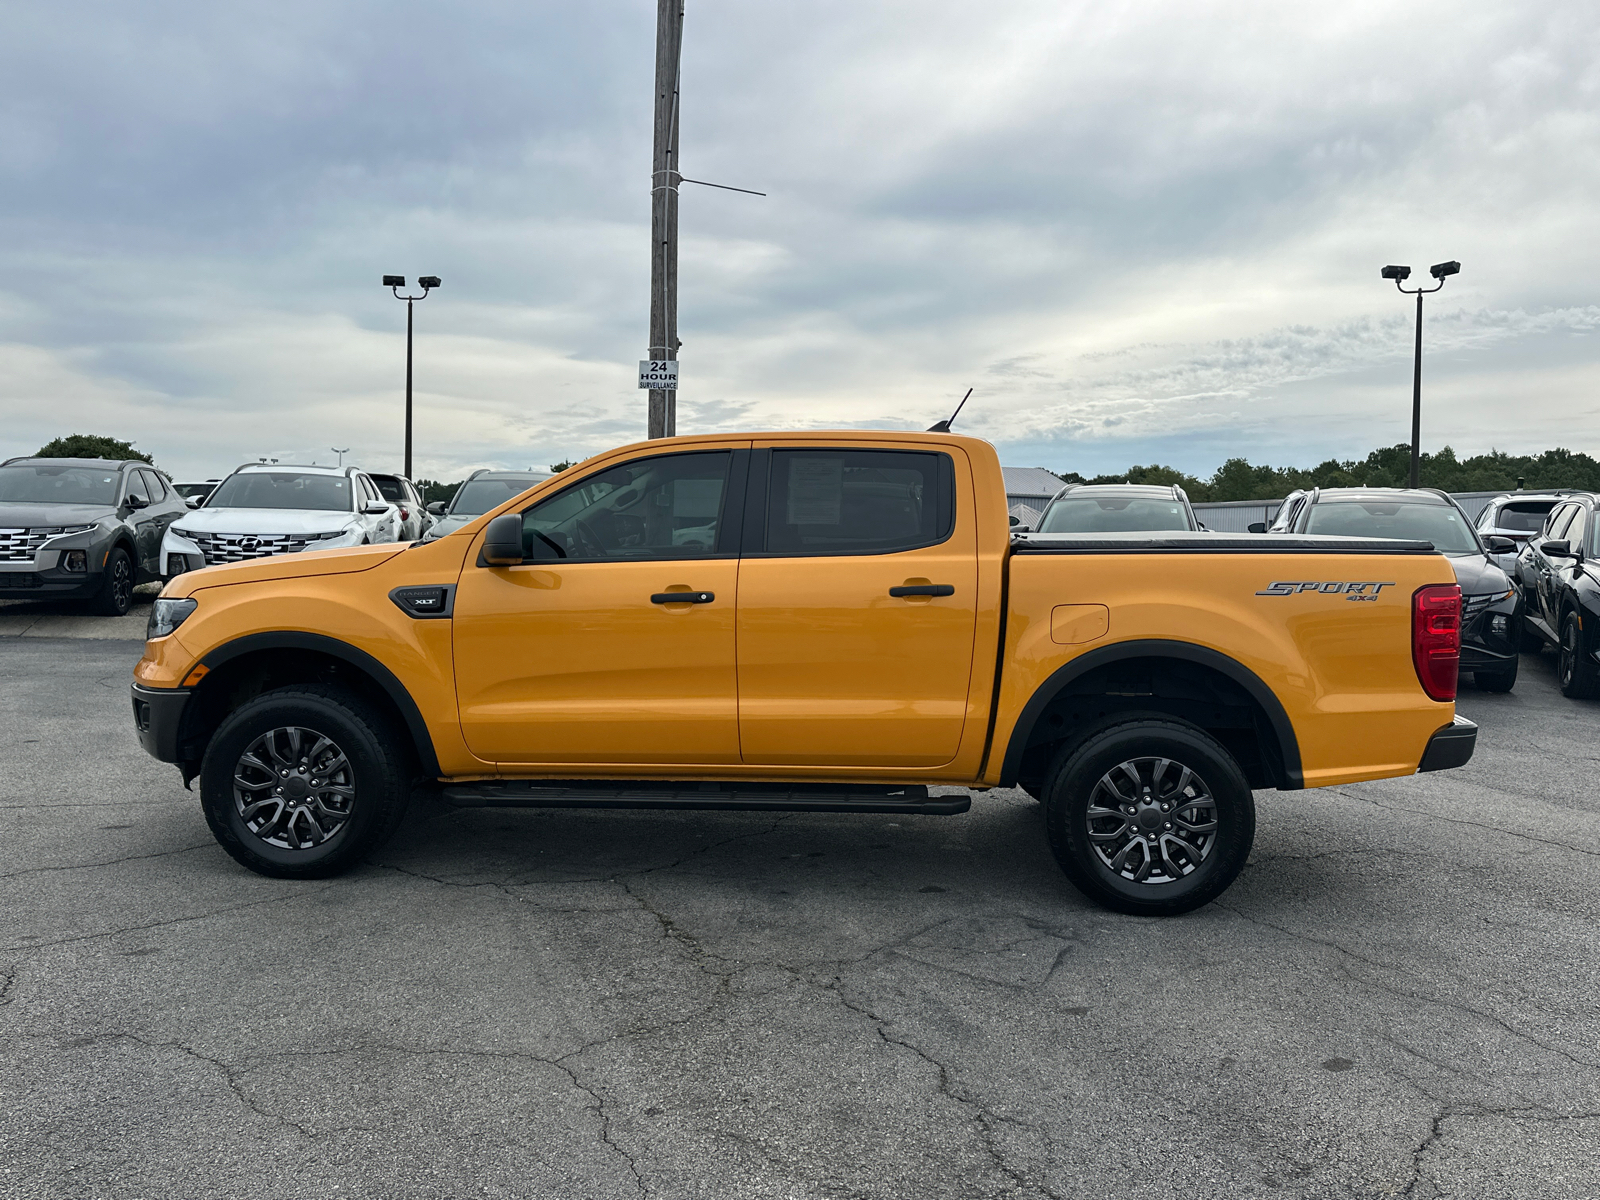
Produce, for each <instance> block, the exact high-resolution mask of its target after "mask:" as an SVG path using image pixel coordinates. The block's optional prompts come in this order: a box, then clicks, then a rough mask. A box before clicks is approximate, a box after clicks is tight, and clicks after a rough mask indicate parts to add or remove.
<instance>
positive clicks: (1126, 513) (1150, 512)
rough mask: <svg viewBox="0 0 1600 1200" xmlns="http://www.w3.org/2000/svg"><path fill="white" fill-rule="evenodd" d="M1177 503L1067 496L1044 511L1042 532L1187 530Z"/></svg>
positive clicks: (1186, 522)
mask: <svg viewBox="0 0 1600 1200" xmlns="http://www.w3.org/2000/svg"><path fill="white" fill-rule="evenodd" d="M1188 528H1189V514H1188V513H1187V512H1185V511H1184V507H1183V505H1182V504H1181V503H1180V502H1179V501H1177V500H1155V499H1151V498H1149V497H1134V496H1064V497H1062V498H1061V499H1060V500H1057V501H1055V502H1054V503H1053V504H1051V505H1050V507H1049V508H1048V509H1047V510H1046V511H1045V514H1044V518H1043V519H1042V520H1041V521H1040V522H1039V528H1038V531H1037V532H1039V533H1148V532H1152V531H1154V530H1165V529H1188Z"/></svg>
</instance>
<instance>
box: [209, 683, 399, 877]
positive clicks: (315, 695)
mask: <svg viewBox="0 0 1600 1200" xmlns="http://www.w3.org/2000/svg"><path fill="white" fill-rule="evenodd" d="M397 744H398V738H397V737H396V736H395V734H394V732H393V731H392V730H391V729H390V728H389V723H388V722H387V721H385V720H384V718H383V716H382V714H380V713H378V712H377V711H376V710H374V709H373V708H372V707H371V706H370V705H368V704H366V703H364V702H362V701H361V700H360V699H358V698H357V697H355V696H352V695H349V694H347V693H345V692H342V691H339V690H336V689H333V688H324V687H317V686H311V685H307V686H300V687H288V688H280V689H278V690H276V691H271V692H266V693H264V694H263V695H260V696H257V697H256V698H255V699H253V700H251V701H249V702H248V703H246V704H244V705H241V706H240V707H239V708H238V709H236V710H234V711H233V712H232V713H229V714H228V716H227V718H226V719H225V720H224V721H223V722H222V725H221V726H220V727H219V728H218V729H217V732H216V734H215V735H214V736H213V737H212V739H211V743H210V745H208V746H207V747H206V753H205V759H204V761H203V763H202V764H201V768H200V799H201V804H202V806H203V807H204V809H205V814H206V822H207V824H209V825H210V826H211V832H212V834H213V836H215V837H216V839H217V841H218V843H219V844H220V845H221V846H222V848H223V849H224V850H226V851H227V852H228V853H229V854H231V855H232V856H233V857H234V859H235V860H236V861H238V862H239V863H241V864H243V865H244V866H246V867H249V868H250V869H251V870H252V871H255V872H257V873H259V874H261V875H271V876H274V877H277V878H281V879H318V878H323V877H326V876H329V875H336V874H338V873H339V872H340V871H343V870H345V869H347V868H348V867H350V866H353V865H354V864H355V863H356V862H357V861H358V860H359V859H360V857H361V856H362V855H363V854H366V853H368V852H369V851H371V850H373V849H376V848H377V847H378V846H379V845H381V844H382V843H383V842H384V841H385V840H386V839H387V838H388V837H389V835H390V834H391V833H393V832H394V830H395V827H396V826H398V825H399V823H400V819H401V817H403V816H404V815H405V808H406V801H407V799H408V798H409V794H410V789H409V775H408V772H407V771H406V769H405V768H406V764H405V762H404V761H403V760H402V759H401V757H400V756H399V755H397V754H396V753H395V751H394V750H393V749H391V747H393V746H395V745H397Z"/></svg>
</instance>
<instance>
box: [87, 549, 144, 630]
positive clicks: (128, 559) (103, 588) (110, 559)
mask: <svg viewBox="0 0 1600 1200" xmlns="http://www.w3.org/2000/svg"><path fill="white" fill-rule="evenodd" d="M119 572H120V573H122V574H125V575H126V576H127V580H128V589H127V593H126V595H127V599H126V602H124V601H123V600H122V599H121V598H119V597H118V595H117V576H118V574H119ZM134 579H135V576H134V570H133V557H132V556H131V555H130V554H129V553H128V552H127V550H125V549H123V548H122V547H121V546H115V547H113V548H112V550H111V553H110V554H109V555H108V556H107V558H106V565H105V577H104V579H103V580H102V581H101V584H100V594H99V595H98V596H96V597H95V607H96V608H97V609H98V610H99V611H100V612H101V613H103V614H105V615H106V616H112V617H121V616H126V615H127V614H128V612H129V611H130V610H131V609H132V608H133V585H134Z"/></svg>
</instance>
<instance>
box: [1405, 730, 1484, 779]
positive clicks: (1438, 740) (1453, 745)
mask: <svg viewBox="0 0 1600 1200" xmlns="http://www.w3.org/2000/svg"><path fill="white" fill-rule="evenodd" d="M1477 745H1478V727H1477V725H1476V724H1474V723H1473V722H1471V721H1469V720H1467V719H1466V718H1465V717H1457V718H1456V719H1455V720H1454V721H1452V722H1451V723H1450V724H1448V725H1446V726H1445V727H1444V728H1443V729H1441V730H1439V731H1438V732H1436V733H1435V734H1434V735H1433V736H1432V737H1431V738H1429V739H1428V748H1427V749H1426V750H1424V751H1423V752H1422V763H1421V765H1420V766H1418V767H1417V770H1418V771H1448V770H1449V769H1450V768H1451V767H1460V766H1464V765H1465V764H1466V762H1467V761H1468V760H1469V759H1470V758H1471V757H1472V752H1473V750H1474V749H1476V747H1477Z"/></svg>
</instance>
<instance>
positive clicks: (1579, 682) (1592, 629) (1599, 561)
mask: <svg viewBox="0 0 1600 1200" xmlns="http://www.w3.org/2000/svg"><path fill="white" fill-rule="evenodd" d="M1597 509H1600V497H1596V496H1595V495H1593V494H1592V493H1579V494H1575V495H1571V496H1567V497H1565V498H1563V499H1562V501H1561V503H1560V504H1559V505H1557V506H1556V507H1555V508H1554V509H1552V510H1551V512H1550V516H1549V517H1548V518H1546V520H1545V523H1544V528H1543V529H1542V530H1540V531H1539V533H1538V535H1537V536H1535V537H1534V538H1532V539H1531V540H1530V541H1529V542H1528V544H1527V545H1526V546H1524V547H1523V548H1522V553H1521V554H1519V555H1518V556H1517V572H1518V575H1519V582H1520V585H1521V588H1522V595H1523V613H1524V618H1523V620H1524V624H1525V626H1526V628H1527V631H1528V633H1529V634H1530V635H1532V636H1533V637H1535V638H1537V639H1538V644H1540V645H1542V644H1544V643H1546V642H1548V643H1550V644H1551V645H1553V646H1555V647H1556V649H1557V651H1558V652H1559V653H1560V656H1561V657H1560V661H1559V663H1558V665H1557V667H1556V680H1557V682H1558V683H1560V685H1561V690H1562V692H1564V693H1565V694H1566V695H1568V696H1572V697H1575V698H1578V699H1585V700H1592V699H1595V698H1596V697H1600V575H1597V566H1600V513H1597V511H1596V510H1597Z"/></svg>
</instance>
